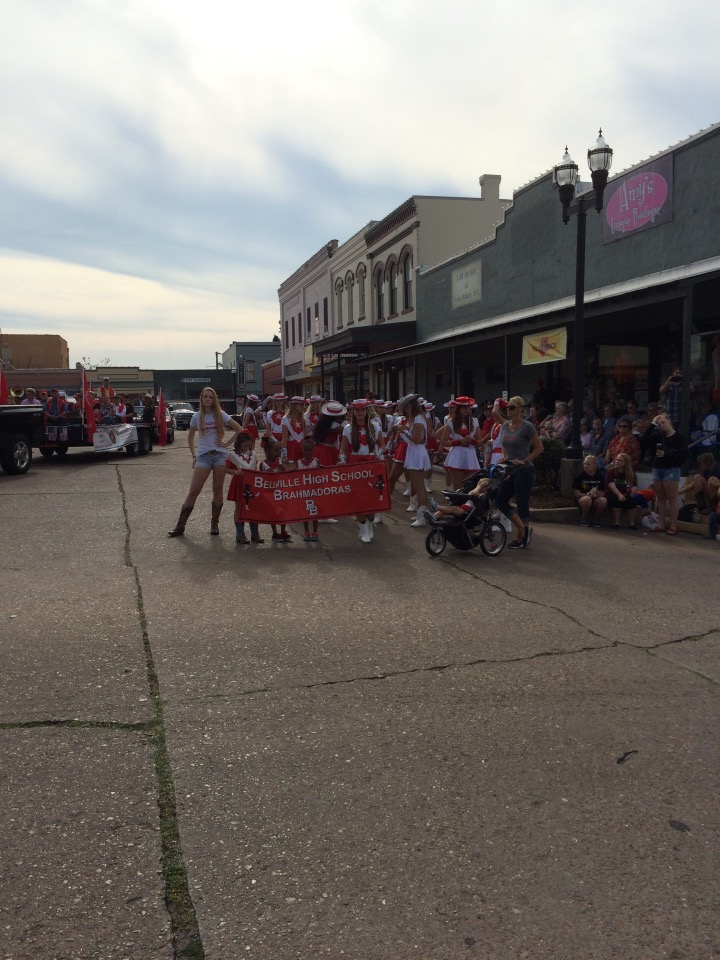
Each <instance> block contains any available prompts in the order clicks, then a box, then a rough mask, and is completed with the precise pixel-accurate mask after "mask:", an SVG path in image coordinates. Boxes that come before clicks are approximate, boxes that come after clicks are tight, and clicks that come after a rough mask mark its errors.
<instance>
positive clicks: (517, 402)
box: [508, 397, 525, 410]
mask: <svg viewBox="0 0 720 960" xmlns="http://www.w3.org/2000/svg"><path fill="white" fill-rule="evenodd" d="M508 404H512V405H513V406H515V407H517V408H518V409H519V410H524V409H525V401H524V400H523V398H522V397H510V399H509V400H508Z"/></svg>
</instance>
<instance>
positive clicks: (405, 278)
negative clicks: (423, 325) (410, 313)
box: [402, 253, 413, 310]
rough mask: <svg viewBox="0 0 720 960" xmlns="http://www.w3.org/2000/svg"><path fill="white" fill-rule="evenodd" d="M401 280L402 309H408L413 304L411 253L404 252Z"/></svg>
mask: <svg viewBox="0 0 720 960" xmlns="http://www.w3.org/2000/svg"><path fill="white" fill-rule="evenodd" d="M402 282H403V309H404V310H410V309H411V307H412V305H413V296H412V283H413V265H412V253H408V254H406V256H405V258H404V260H403V262H402Z"/></svg>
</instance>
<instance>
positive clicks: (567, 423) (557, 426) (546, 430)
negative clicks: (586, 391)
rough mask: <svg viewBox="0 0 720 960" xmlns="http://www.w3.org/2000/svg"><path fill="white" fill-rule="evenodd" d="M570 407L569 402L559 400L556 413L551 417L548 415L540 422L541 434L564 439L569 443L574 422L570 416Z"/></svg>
mask: <svg viewBox="0 0 720 960" xmlns="http://www.w3.org/2000/svg"><path fill="white" fill-rule="evenodd" d="M569 411H570V408H569V406H568V405H567V403H563V401H562V400H558V402H557V403H556V404H555V413H554V414H553V416H551V417H546V418H545V419H544V420H543V422H542V423H541V424H540V430H539V433H540V436H541V437H548V438H549V439H556V440H562V441H563V443H567V441H568V438H569V437H570V431H571V430H572V422H571V420H570V417H569V415H568V414H569Z"/></svg>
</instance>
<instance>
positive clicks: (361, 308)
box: [357, 263, 366, 320]
mask: <svg viewBox="0 0 720 960" xmlns="http://www.w3.org/2000/svg"><path fill="white" fill-rule="evenodd" d="M365 273H366V271H365V264H364V263H361V264H360V266H359V267H358V268H357V285H358V320H363V319H364V318H365Z"/></svg>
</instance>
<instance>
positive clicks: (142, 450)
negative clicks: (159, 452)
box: [138, 430, 152, 457]
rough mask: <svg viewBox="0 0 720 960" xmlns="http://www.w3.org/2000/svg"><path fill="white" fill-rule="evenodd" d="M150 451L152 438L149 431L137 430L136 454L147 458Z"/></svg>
mask: <svg viewBox="0 0 720 960" xmlns="http://www.w3.org/2000/svg"><path fill="white" fill-rule="evenodd" d="M151 450H152V437H151V436H150V431H149V430H138V453H139V454H140V456H141V457H145V456H147V454H148V453H150V451H151Z"/></svg>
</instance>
